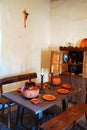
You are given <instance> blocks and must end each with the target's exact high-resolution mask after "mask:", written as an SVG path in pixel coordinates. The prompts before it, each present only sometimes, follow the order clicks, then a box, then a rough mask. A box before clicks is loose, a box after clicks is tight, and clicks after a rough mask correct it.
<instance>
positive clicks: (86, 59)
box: [83, 51, 87, 78]
mask: <svg viewBox="0 0 87 130" xmlns="http://www.w3.org/2000/svg"><path fill="white" fill-rule="evenodd" d="M83 77H86V78H87V51H84V59H83Z"/></svg>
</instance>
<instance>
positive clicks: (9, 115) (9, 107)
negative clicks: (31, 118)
mask: <svg viewBox="0 0 87 130" xmlns="http://www.w3.org/2000/svg"><path fill="white" fill-rule="evenodd" d="M10 121H11V106H10V103H8V128H10Z"/></svg>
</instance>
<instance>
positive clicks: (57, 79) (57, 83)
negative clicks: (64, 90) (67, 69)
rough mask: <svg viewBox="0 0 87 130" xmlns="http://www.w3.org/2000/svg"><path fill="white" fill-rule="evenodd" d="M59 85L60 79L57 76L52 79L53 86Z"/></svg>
mask: <svg viewBox="0 0 87 130" xmlns="http://www.w3.org/2000/svg"><path fill="white" fill-rule="evenodd" d="M60 84H61V78H60V77H59V76H54V77H53V85H60Z"/></svg>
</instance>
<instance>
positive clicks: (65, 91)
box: [57, 88, 69, 94]
mask: <svg viewBox="0 0 87 130" xmlns="http://www.w3.org/2000/svg"><path fill="white" fill-rule="evenodd" d="M57 92H58V93H61V94H67V93H69V90H67V89H62V88H61V89H58V90H57Z"/></svg>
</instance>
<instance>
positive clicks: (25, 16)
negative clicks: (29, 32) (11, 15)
mask: <svg viewBox="0 0 87 130" xmlns="http://www.w3.org/2000/svg"><path fill="white" fill-rule="evenodd" d="M23 14H24V27H25V28H26V20H27V18H28V15H29V14H28V13H27V11H26V10H24V11H23Z"/></svg>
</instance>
